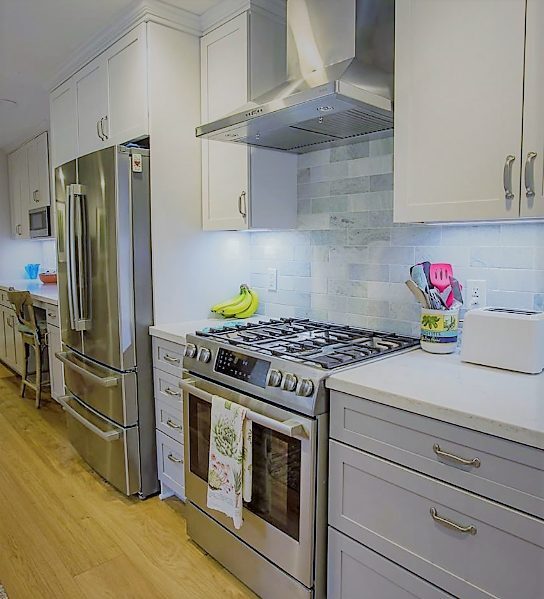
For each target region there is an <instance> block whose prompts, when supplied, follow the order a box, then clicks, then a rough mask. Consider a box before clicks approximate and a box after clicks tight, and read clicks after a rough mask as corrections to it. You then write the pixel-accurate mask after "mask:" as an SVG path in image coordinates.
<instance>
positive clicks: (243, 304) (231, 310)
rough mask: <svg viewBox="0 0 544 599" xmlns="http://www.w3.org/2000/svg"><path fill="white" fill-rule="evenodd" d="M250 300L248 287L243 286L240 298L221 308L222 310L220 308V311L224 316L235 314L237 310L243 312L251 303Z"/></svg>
mask: <svg viewBox="0 0 544 599" xmlns="http://www.w3.org/2000/svg"><path fill="white" fill-rule="evenodd" d="M251 301H252V295H251V293H250V291H249V288H248V287H245V288H244V294H243V297H242V299H241V300H240V301H239V302H238V303H237V304H231V305H229V306H227V307H226V308H223V309H222V310H220V313H221V314H222V315H223V316H225V317H226V318H229V317H232V316H235V315H236V314H238V313H239V312H245V310H247V309H248V308H249V306H250V305H251Z"/></svg>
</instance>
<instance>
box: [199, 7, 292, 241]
mask: <svg viewBox="0 0 544 599" xmlns="http://www.w3.org/2000/svg"><path fill="white" fill-rule="evenodd" d="M267 27H268V28H267ZM265 30H267V31H268V33H267V34H266V35H261V36H260V44H261V46H262V45H263V44H264V45H265V46H267V47H261V48H260V52H259V55H260V56H267V57H268V58H267V64H264V62H263V63H261V65H258V64H257V61H256V59H255V57H256V51H255V52H254V51H253V44H252V43H251V39H252V38H251V32H252V31H253V32H254V33H253V35H257V33H259V32H262V31H265ZM282 31H283V28H282V26H281V24H279V23H278V22H274V21H268V19H267V18H266V17H265V16H263V15H262V14H254V13H252V12H251V11H247V12H244V13H242V14H240V15H239V16H237V17H235V18H233V19H231V20H230V21H228V22H227V23H225V24H223V25H221V26H219V27H217V28H216V29H213V30H212V31H211V32H209V33H207V34H206V35H204V36H203V37H202V39H201V70H202V77H201V86H202V89H201V92H202V96H201V97H202V113H201V120H202V122H210V121H213V120H216V119H219V118H221V117H223V116H225V115H227V114H228V113H230V112H233V111H235V110H236V109H238V108H240V107H241V106H243V105H244V104H245V103H246V102H248V100H249V99H250V97H255V96H257V95H259V94H260V93H263V92H265V91H267V90H268V89H270V88H272V87H273V86H274V85H276V84H277V83H279V82H280V81H281V79H282V78H283V77H284V76H285V51H284V49H283V48H284V47H285V37H284V36H283V37H282V35H283V34H282ZM282 57H283V58H282ZM282 60H283V68H280V67H278V63H281V62H282ZM296 168H297V157H296V155H294V154H286V153H283V152H276V151H273V150H266V149H261V148H249V147H248V146H245V145H237V144H230V143H224V142H219V141H208V140H203V141H202V218H203V228H204V229H215V230H244V229H274V228H282V229H286V228H292V227H294V226H295V223H296Z"/></svg>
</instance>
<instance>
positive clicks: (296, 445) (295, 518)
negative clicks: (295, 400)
mask: <svg viewBox="0 0 544 599" xmlns="http://www.w3.org/2000/svg"><path fill="white" fill-rule="evenodd" d="M180 386H181V388H182V389H183V396H184V415H185V419H184V422H185V423H186V424H185V431H186V433H185V434H186V440H185V481H186V483H185V491H186V494H187V498H188V499H189V501H191V503H192V504H194V505H196V506H197V507H198V508H200V509H201V510H202V511H204V512H206V513H207V514H208V515H209V516H210V517H212V518H213V519H214V520H216V521H217V522H219V523H220V524H221V525H222V526H224V527H225V528H227V529H228V530H229V531H230V532H231V533H232V534H233V535H236V536H237V537H239V538H240V539H241V540H243V541H244V542H245V543H246V544H248V545H249V546H250V547H252V548H253V549H254V550H256V551H258V552H259V553H260V554H261V555H263V556H265V557H266V558H267V559H268V560H270V561H271V562H272V563H274V564H275V565H277V566H278V567H280V568H282V569H283V570H284V571H285V572H287V573H289V574H290V575H291V576H293V577H295V578H296V579H298V580H299V581H300V582H302V583H303V584H304V585H306V586H307V587H311V586H312V584H313V555H314V542H315V540H314V528H315V526H314V523H315V486H316V484H315V477H316V451H317V447H316V443H317V439H316V431H317V423H316V421H315V420H312V419H309V418H305V417H303V416H300V415H298V414H294V413H293V412H289V411H287V410H283V409H281V408H278V407H276V406H273V405H270V404H268V403H265V402H263V401H261V400H258V399H255V398H253V397H249V396H247V395H242V394H240V393H238V392H236V391H233V390H230V389H227V388H225V387H223V386H221V385H216V384H214V383H211V382H209V381H206V380H204V379H200V378H199V377H196V376H193V375H192V374H191V375H190V378H189V379H187V380H184V381H181V382H180ZM214 395H219V396H221V397H223V398H225V399H228V400H229V401H231V402H233V403H237V404H240V405H242V406H244V407H246V408H248V409H249V410H250V418H251V420H252V424H253V465H252V477H253V480H252V499H251V502H249V503H245V502H244V515H243V517H244V523H243V525H242V527H241V528H240V530H236V529H235V528H234V525H233V523H232V520H231V519H230V518H227V517H226V516H225V515H224V514H222V513H220V512H218V511H215V510H212V509H209V508H208V507H207V506H206V497H207V479H208V456H209V451H210V421H211V401H212V397H213V396H214ZM187 433H188V434H187Z"/></svg>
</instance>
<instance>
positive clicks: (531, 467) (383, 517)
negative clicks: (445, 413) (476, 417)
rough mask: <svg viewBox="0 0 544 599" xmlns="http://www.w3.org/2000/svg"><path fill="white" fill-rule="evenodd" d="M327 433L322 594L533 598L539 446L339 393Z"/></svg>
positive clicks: (540, 488)
mask: <svg viewBox="0 0 544 599" xmlns="http://www.w3.org/2000/svg"><path fill="white" fill-rule="evenodd" d="M330 435H331V440H330V442H329V448H330V454H329V526H330V534H329V539H330V544H329V570H328V577H329V599H335V598H343V599H344V598H345V597H360V598H361V599H365V597H366V596H367V595H365V594H364V592H366V591H363V589H365V588H366V586H365V585H371V588H373V585H376V588H377V589H379V590H377V591H375V595H368V596H369V597H373V599H374V597H375V598H376V599H381V598H382V597H391V599H393V598H395V599H396V598H397V597H399V598H403V597H420V598H422V599H423V598H426V597H428V596H430V597H434V596H435V595H432V594H431V595H429V593H432V592H433V591H434V589H435V588H436V589H438V590H439V592H440V593H442V594H441V595H440V594H439V595H437V596H439V597H440V596H443V597H448V596H454V597H462V598H463V599H492V598H493V599H521V598H523V599H542V598H543V597H544V519H543V518H542V497H544V484H543V482H544V479H543V478H542V472H543V469H544V452H542V451H539V450H536V449H534V448H530V447H525V446H522V445H520V444H517V443H512V442H509V441H503V440H501V439H496V438H495V437H490V436H489V435H485V434H482V433H477V432H475V431H469V430H466V429H462V428H460V427H455V426H452V425H449V424H446V423H442V422H438V421H435V420H433V419H429V418H425V417H423V416H419V415H415V414H410V413H408V412H404V411H402V410H398V409H395V408H389V407H387V406H382V405H379V404H376V403H374V402H370V401H368V400H365V399H361V398H355V397H351V396H348V395H344V394H341V393H333V396H332V397H331V426H330ZM461 460H463V462H462V461H461ZM476 460H477V461H476ZM522 507H523V508H525V509H523V511H522V509H521V508H522ZM338 535H340V536H338ZM369 551H371V553H368V552H369ZM376 555H377V556H378V557H375V556H376ZM369 560H370V561H371V562H372V564H379V565H380V566H379V567H378V566H375V567H369V565H368V563H367V562H368V561H369ZM381 560H383V561H381ZM356 562H357V563H358V564H360V565H357V564H356ZM384 572H385V573H386V574H384ZM404 580H408V581H412V580H413V581H414V582H413V583H412V584H411V586H407V585H408V583H404V582H401V581H404ZM419 581H424V582H426V584H427V586H426V585H425V584H421V585H419V586H418V584H417V582H419ZM395 585H396V586H397V587H398V589H397V588H396V586H395ZM357 588H359V589H360V591H359V594H353V593H357ZM382 589H383V591H382ZM380 593H381V594H380ZM447 593H449V594H450V595H448V594H447Z"/></svg>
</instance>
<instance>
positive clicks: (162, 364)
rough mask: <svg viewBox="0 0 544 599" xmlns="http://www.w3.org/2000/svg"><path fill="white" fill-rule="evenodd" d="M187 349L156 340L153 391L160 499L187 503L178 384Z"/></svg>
mask: <svg viewBox="0 0 544 599" xmlns="http://www.w3.org/2000/svg"><path fill="white" fill-rule="evenodd" d="M184 350H185V346H184V345H181V344H179V345H178V344H176V343H172V342H171V341H165V340H163V339H158V338H157V337H155V338H153V388H154V396H155V423H156V424H155V426H156V435H157V464H158V469H159V481H160V484H161V493H160V498H161V499H166V498H167V497H171V496H172V495H175V496H176V497H178V498H179V499H181V500H182V501H185V473H184V465H183V456H184V450H183V443H184V434H183V396H182V393H181V389H180V387H179V381H180V380H181V379H182V377H183V368H182V360H183V353H184Z"/></svg>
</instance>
